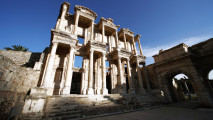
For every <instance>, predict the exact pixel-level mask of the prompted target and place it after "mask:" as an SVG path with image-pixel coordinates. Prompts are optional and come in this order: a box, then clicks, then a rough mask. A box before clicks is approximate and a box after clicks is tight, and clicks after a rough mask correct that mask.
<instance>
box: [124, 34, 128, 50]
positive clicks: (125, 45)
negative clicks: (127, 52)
mask: <svg viewBox="0 0 213 120" xmlns="http://www.w3.org/2000/svg"><path fill="white" fill-rule="evenodd" d="M124 48H125V49H127V44H126V35H125V33H124Z"/></svg>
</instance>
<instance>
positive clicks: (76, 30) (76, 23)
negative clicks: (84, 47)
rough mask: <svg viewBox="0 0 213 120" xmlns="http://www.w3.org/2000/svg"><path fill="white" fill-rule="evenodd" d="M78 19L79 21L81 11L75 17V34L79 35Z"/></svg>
mask: <svg viewBox="0 0 213 120" xmlns="http://www.w3.org/2000/svg"><path fill="white" fill-rule="evenodd" d="M78 21H79V13H78V12H76V17H75V29H74V30H75V31H74V34H75V35H76V36H77V34H78V33H77V32H78Z"/></svg>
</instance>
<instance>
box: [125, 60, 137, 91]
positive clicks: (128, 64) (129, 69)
mask: <svg viewBox="0 0 213 120" xmlns="http://www.w3.org/2000/svg"><path fill="white" fill-rule="evenodd" d="M126 62H127V74H128V82H129V91H128V92H129V93H132V94H134V93H135V90H134V88H133V82H132V75H131V68H130V63H129V59H127V61H126Z"/></svg>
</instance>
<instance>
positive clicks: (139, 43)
mask: <svg viewBox="0 0 213 120" xmlns="http://www.w3.org/2000/svg"><path fill="white" fill-rule="evenodd" d="M138 45H139V48H140V54H141V55H143V52H142V47H141V42H140V39H138Z"/></svg>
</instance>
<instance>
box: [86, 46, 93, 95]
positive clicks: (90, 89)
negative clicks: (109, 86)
mask: <svg viewBox="0 0 213 120" xmlns="http://www.w3.org/2000/svg"><path fill="white" fill-rule="evenodd" d="M93 53H94V50H91V51H90V56H89V83H88V84H89V85H88V89H87V94H88V95H94V90H93Z"/></svg>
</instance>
